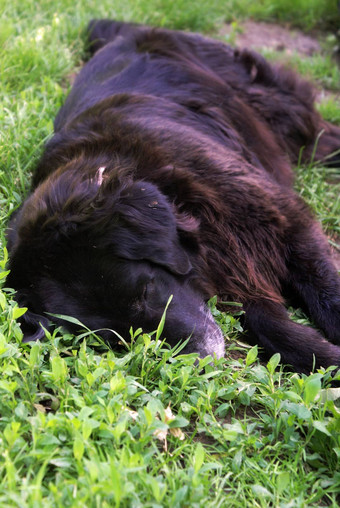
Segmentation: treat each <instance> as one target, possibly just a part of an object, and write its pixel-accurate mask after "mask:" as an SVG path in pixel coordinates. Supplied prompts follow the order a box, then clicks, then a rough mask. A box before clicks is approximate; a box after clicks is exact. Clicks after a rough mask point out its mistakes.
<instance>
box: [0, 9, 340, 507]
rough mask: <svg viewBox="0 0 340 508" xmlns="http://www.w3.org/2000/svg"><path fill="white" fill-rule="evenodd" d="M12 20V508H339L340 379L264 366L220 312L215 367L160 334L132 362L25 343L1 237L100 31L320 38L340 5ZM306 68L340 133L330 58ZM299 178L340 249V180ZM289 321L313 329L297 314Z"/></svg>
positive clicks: (67, 341) (136, 345)
mask: <svg viewBox="0 0 340 508" xmlns="http://www.w3.org/2000/svg"><path fill="white" fill-rule="evenodd" d="M0 8H1V11H2V12H1V16H0V75H1V80H0V96H1V100H0V242H1V244H0V252H1V254H0V259H1V261H0V280H1V287H0V505H1V506H6V507H7V506H8V507H20V508H22V507H40V506H44V507H49V506H51V507H56V506H57V507H68V506H70V507H75V508H77V507H84V506H86V507H105V506H108V507H109V506H110V507H111V506H116V507H118V506H133V507H139V506H143V507H144V506H145V507H161V506H171V507H189V506H190V507H191V506H192V507H195V506H197V507H199V506H203V505H205V506H213V507H218V506H221V507H224V506H228V507H229V506H230V507H247V506H254V507H256V506H259V507H262V506H263V507H267V506H282V507H283V506H285V507H305V506H334V507H336V506H339V502H340V500H339V492H340V468H339V458H340V437H339V436H340V408H339V404H338V400H339V397H340V392H339V389H338V388H334V387H331V386H330V377H331V371H332V369H328V370H327V371H324V370H320V371H317V372H315V373H313V374H311V375H310V376H304V375H297V374H291V373H288V372H283V371H282V369H281V368H280V366H279V358H278V356H274V357H273V358H272V359H271V360H270V362H269V363H268V364H267V365H264V364H263V363H260V362H259V361H258V352H257V349H256V348H249V347H247V346H245V345H243V344H242V343H241V342H240V340H241V335H240V331H241V330H240V325H239V322H238V320H237V317H231V316H229V315H227V314H224V313H221V312H219V311H217V310H216V309H215V310H214V313H215V315H216V319H217V320H218V321H219V323H220V324H221V326H222V328H223V330H224V332H225V335H226V337H228V341H229V344H230V350H229V352H228V355H227V358H226V359H221V360H218V361H215V360H213V359H211V358H207V359H204V360H199V362H198V363H197V361H196V360H197V359H196V357H195V356H194V355H181V351H180V348H177V349H175V350H169V349H168V348H167V347H166V345H165V344H164V343H163V342H162V341H161V338H160V337H161V329H159V330H158V332H157V333H155V334H153V335H152V336H150V335H147V334H143V333H142V331H140V330H136V331H134V332H131V334H132V338H131V343H124V344H122V348H121V350H120V351H112V350H110V349H109V348H108V347H107V346H105V344H103V343H102V342H101V341H100V340H99V339H98V338H97V337H96V336H95V335H93V334H92V333H90V332H89V331H84V333H83V334H81V335H79V336H72V335H70V334H65V333H63V332H62V331H61V330H55V331H54V333H53V334H51V335H48V336H47V337H46V340H45V341H44V342H41V343H35V344H23V343H22V335H21V331H20V327H19V325H18V323H17V319H18V318H19V317H20V315H21V314H22V312H24V311H23V310H22V309H19V308H18V306H17V304H16V303H15V302H14V301H13V299H12V291H11V290H10V289H9V288H6V256H7V254H6V250H5V237H4V231H5V226H6V223H7V220H8V217H9V215H10V213H11V212H12V211H13V209H14V208H16V207H17V206H18V204H19V203H20V201H21V200H22V198H23V196H24V195H25V193H27V190H28V188H29V181H30V173H31V171H32V170H33V169H34V165H35V163H36V161H37V158H38V157H39V154H40V153H41V150H42V147H43V143H44V141H45V140H46V139H47V138H48V136H49V135H50V134H51V132H52V129H53V118H54V116H55V114H56V112H57V110H58V108H59V107H60V105H61V103H62V101H63V100H64V98H65V95H66V93H67V91H68V89H69V86H70V81H71V80H72V76H73V74H74V73H75V72H76V70H77V68H79V66H80V65H81V60H82V56H83V54H84V49H83V48H84V41H83V29H84V27H85V26H86V24H87V22H88V21H89V19H91V18H92V17H101V16H110V17H113V18H119V19H125V20H134V21H140V22H148V23H153V24H157V25H162V26H167V27H171V28H180V29H190V30H200V31H204V32H209V33H210V35H214V34H217V33H218V28H219V27H220V25H221V23H223V22H225V21H228V22H231V21H232V22H233V23H234V27H236V28H237V30H242V20H243V19H245V18H246V17H248V16H253V17H255V18H256V19H261V20H270V21H273V20H279V21H281V22H295V23H298V25H299V26H300V27H302V28H304V29H308V30H310V29H316V28H318V29H320V28H321V27H325V26H328V27H332V26H334V24H335V21H336V19H339V18H337V10H336V2H335V1H334V2H331V1H328V2H320V1H319V0H318V1H316V0H309V1H308V2H306V1H304V0H299V1H297V0H295V1H294V2H287V0H275V1H274V0H271V1H269V0H263V1H262V2H253V1H250V0H238V1H237V2H235V1H234V0H225V1H223V2H222V1H221V0H212V1H209V2H208V1H207V0H202V1H201V2H200V3H199V5H197V3H195V2H184V1H183V0H175V1H172V2H170V1H164V0H148V2H146V1H145V0H135V1H132V0H126V1H125V2H121V1H118V2H109V1H108V0H102V1H101V2H100V3H99V2H95V1H93V0H90V1H87V2H85V1H84V0H72V2H71V1H70V0H59V1H58V2H55V1H54V2H52V1H51V0H42V1H40V2H39V3H37V2H33V0H20V2H19V1H18V0H13V1H12V2H4V0H1V2H0ZM231 42H232V41H231ZM328 54H329V53H328ZM270 57H271V58H273V59H276V58H279V57H280V55H279V54H277V53H274V54H271V55H270ZM306 58H307V57H304V58H301V57H299V56H298V55H293V56H292V59H291V60H293V64H294V65H296V66H297V67H298V68H299V70H300V72H303V73H306V75H308V76H310V77H311V78H312V79H314V80H315V81H316V85H317V86H319V87H322V86H323V87H329V88H331V89H332V94H333V95H332V96H330V97H328V96H327V98H326V100H324V101H323V102H321V103H320V106H319V107H320V111H321V112H322V114H324V116H325V117H326V118H328V119H330V120H332V121H335V122H338V123H340V106H339V103H338V101H337V99H336V94H337V93H339V89H340V84H339V80H338V76H339V71H338V69H337V67H336V66H335V64H334V63H333V62H332V60H331V59H330V57H329V56H328V57H327V58H326V59H325V58H323V57H322V58H321V57H319V56H318V55H314V57H313V62H312V63H310V61H309V60H306ZM325 62H326V63H325ZM296 171H297V183H296V185H297V188H298V189H299V190H300V192H301V193H302V194H303V196H304V197H305V199H306V200H307V201H308V202H309V203H310V205H311V207H312V208H313V209H314V210H315V213H316V214H317V216H318V218H319V220H320V221H321V222H322V223H323V226H324V228H325V229H326V230H327V232H328V233H329V235H330V237H331V238H332V239H331V241H332V243H333V244H334V245H335V246H336V245H337V243H338V240H337V238H338V237H339V234H340V225H339V216H340V200H339V190H340V187H339V184H337V183H336V182H337V180H338V177H339V175H338V174H336V173H335V172H334V170H333V171H329V170H326V169H325V168H321V167H310V168H302V167H299V168H297V170H296ZM293 317H294V319H296V320H298V321H300V322H305V317H304V316H303V314H302V313H301V312H300V311H295V312H294V313H293ZM338 379H340V376H339V375H338Z"/></svg>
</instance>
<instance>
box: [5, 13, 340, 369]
mask: <svg viewBox="0 0 340 508" xmlns="http://www.w3.org/2000/svg"><path fill="white" fill-rule="evenodd" d="M89 34H90V50H91V52H92V53H93V54H95V55H94V57H93V58H92V59H91V60H90V61H89V62H88V63H87V65H85V67H84V68H83V70H82V71H81V73H80V74H79V76H78V78H77V79H76V81H75V84H74V86H73V89H72V91H71V93H70V95H69V97H68V99H67V100H66V103H65V105H64V106H63V107H62V108H61V110H60V112H59V114H58V116H57V119H56V121H55V134H54V136H53V138H52V139H51V141H49V143H48V144H47V146H46V149H45V153H44V155H43V157H42V159H41V161H40V163H39V165H38V168H37V171H36V172H35V175H34V178H33V187H32V193H31V195H30V196H29V197H28V198H27V200H26V201H25V202H24V204H23V205H22V207H21V208H20V209H19V211H18V212H17V214H16V215H15V217H14V218H13V219H12V222H11V224H10V227H9V231H8V244H9V249H10V257H11V261H10V270H11V272H10V275H9V277H8V285H10V286H11V287H14V288H15V289H16V290H17V299H18V301H19V302H20V304H22V305H27V306H28V308H29V311H28V312H27V313H26V314H25V315H24V316H23V320H22V326H23V330H24V334H25V337H26V340H35V339H38V338H42V337H43V335H44V332H43V330H42V328H41V324H42V325H43V326H45V327H46V326H48V321H47V318H46V313H54V314H64V315H71V316H74V317H76V318H78V319H79V320H80V321H81V322H83V323H84V324H85V325H86V326H88V327H89V328H91V329H94V330H99V333H101V334H102V336H103V337H104V338H105V339H107V340H109V341H111V342H114V341H116V340H117V339H116V335H115V334H114V333H113V332H112V331H110V330H115V331H116V332H118V333H119V334H122V335H124V336H127V335H128V330H129V327H130V326H131V325H132V326H134V327H135V328H136V327H137V326H141V327H142V328H143V330H144V331H152V330H155V329H156V327H157V324H158V323H159V320H160V318H161V315H162V313H163V310H164V308H165V306H166V304H167V301H168V299H169V297H170V295H173V299H172V301H171V303H170V305H169V308H168V311H167V319H166V325H165V328H164V336H165V337H166V338H167V340H168V342H169V343H170V344H176V343H177V342H178V341H179V340H181V339H186V338H187V337H189V336H191V338H190V340H189V342H188V345H187V347H186V351H188V352H189V351H196V352H198V353H200V355H201V356H204V355H206V354H209V353H210V354H214V353H216V355H217V356H221V355H223V353H224V341H223V337H222V334H221V332H220V330H219V328H218V327H217V325H216V324H215V323H214V321H213V319H212V317H211V314H210V312H209V311H208V310H207V308H206V305H205V302H206V301H207V299H209V298H210V297H211V296H213V295H215V294H217V295H219V297H220V298H223V299H225V300H228V301H236V302H240V303H242V304H243V308H244V310H245V318H244V327H245V329H246V330H247V334H248V338H249V340H250V342H255V343H258V344H259V345H260V346H262V347H263V348H264V350H265V351H266V353H267V355H271V354H273V353H275V352H279V353H281V356H282V361H283V362H285V363H288V364H291V365H292V366H293V367H294V368H295V369H296V370H300V371H307V372H308V371H309V369H311V368H312V366H313V362H315V365H316V366H319V365H323V366H325V367H326V366H329V365H331V364H336V365H340V347H339V346H340V283H339V277H338V274H337V271H336V269H335V267H334V266H333V264H332V260H331V257H330V254H329V251H328V244H327V240H326V238H325V236H324V235H323V234H322V232H321V230H320V228H319V226H318V224H317V223H316V222H315V220H314V219H313V218H312V216H311V214H310V212H309V210H308V208H307V206H306V205H305V204H304V203H303V202H302V200H301V199H300V198H299V196H298V195H297V194H295V193H294V192H293V191H292V190H291V183H292V179H293V178H292V171H291V165H292V164H294V163H296V162H297V160H298V158H299V154H300V153H301V148H302V147H303V148H304V149H303V157H304V159H305V160H308V159H309V158H310V157H311V156H312V154H313V151H315V144H316V142H317V139H318V144H317V148H316V151H315V156H314V157H315V159H317V160H324V159H325V162H326V163H329V164H334V165H339V162H340V159H339V156H336V155H332V156H331V157H328V158H327V156H328V155H329V154H334V152H335V151H336V150H337V149H339V148H340V129H339V128H337V127H335V126H332V125H330V124H328V123H326V122H325V121H323V120H322V119H321V117H320V116H319V115H318V113H316V111H315V109H314V107H313V96H312V91H311V87H310V86H309V85H308V84H306V83H305V82H303V81H301V80H300V79H298V78H297V77H296V76H295V75H294V74H293V73H291V72H289V71H287V70H283V69H279V68H274V67H272V66H270V65H269V64H268V63H267V62H265V61H264V60H263V58H262V57H260V56H259V55H257V54H255V53H252V52H249V51H242V52H239V51H235V50H233V49H231V48H229V47H227V46H225V45H224V44H222V43H220V42H217V41H213V40H209V39H205V38H203V37H201V36H199V35H194V34H185V33H180V32H171V31H166V30H156V29H151V28H148V27H144V26H140V25H133V24H125V23H118V22H114V21H107V20H102V21H93V22H91V24H90V26H89ZM320 133H321V136H320ZM284 298H288V299H291V298H294V301H295V303H297V304H299V305H301V306H302V307H303V308H304V309H305V310H306V311H307V313H308V314H309V316H310V317H311V318H312V320H313V321H314V323H315V324H316V325H317V326H318V327H319V328H320V329H321V330H322V331H323V332H324V334H325V336H326V337H327V338H328V339H329V340H330V341H332V342H334V344H331V342H328V341H327V340H325V339H324V338H323V337H322V335H321V334H320V333H319V332H318V331H316V330H314V329H312V328H310V327H305V326H301V325H299V324H296V323H294V322H292V321H291V320H290V319H289V316H288V315H287V312H286V310H285V307H284V303H283V302H284ZM55 321H56V322H57V323H61V322H62V321H59V320H58V319H56V320H55ZM66 326H68V327H70V326H71V325H70V324H67V323H66Z"/></svg>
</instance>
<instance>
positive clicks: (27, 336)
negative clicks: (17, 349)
mask: <svg viewBox="0 0 340 508" xmlns="http://www.w3.org/2000/svg"><path fill="white" fill-rule="evenodd" d="M19 323H20V325H21V330H22V333H23V334H24V338H23V342H34V341H36V340H40V339H43V338H44V337H45V331H44V329H43V327H44V328H46V329H47V328H48V319H47V318H45V317H43V316H39V314H35V313H34V312H31V311H29V310H28V311H26V312H25V314H24V315H23V316H22V317H21V318H20V319H19Z"/></svg>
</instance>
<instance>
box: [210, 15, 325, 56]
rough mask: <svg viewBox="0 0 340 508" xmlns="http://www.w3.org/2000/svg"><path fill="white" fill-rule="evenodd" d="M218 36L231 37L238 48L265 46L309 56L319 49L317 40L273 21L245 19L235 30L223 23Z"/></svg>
mask: <svg viewBox="0 0 340 508" xmlns="http://www.w3.org/2000/svg"><path fill="white" fill-rule="evenodd" d="M220 36H222V37H225V36H229V37H231V36H232V37H233V39H234V40H235V43H236V45H237V46H238V47H240V48H245V47H247V48H253V49H255V50H256V49H261V48H267V49H272V50H274V51H283V52H285V53H288V54H290V53H293V52H298V53H300V54H302V55H306V56H310V55H313V54H314V53H317V52H319V51H320V49H321V47H320V44H319V42H318V40H317V39H316V38H315V37H313V36H310V35H306V34H304V33H303V32H301V31H299V30H291V29H289V28H286V27H284V26H281V25H276V24H274V23H263V22H255V21H246V22H245V23H241V24H240V25H239V27H237V29H236V30H235V28H234V27H233V26H232V25H225V26H224V27H223V28H222V30H221V31H220Z"/></svg>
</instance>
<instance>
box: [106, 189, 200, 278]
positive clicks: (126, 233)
mask: <svg viewBox="0 0 340 508" xmlns="http://www.w3.org/2000/svg"><path fill="white" fill-rule="evenodd" d="M115 213H117V214H118V217H119V219H118V221H112V220H111V221H110V224H106V228H105V229H106V231H105V235H107V234H108V237H106V238H105V239H104V242H109V244H110V246H111V248H112V249H113V251H114V253H115V255H116V256H119V257H122V258H125V259H130V260H136V261H137V260H146V261H151V262H152V263H155V264H157V265H161V266H164V267H165V268H167V269H168V270H169V271H171V272H172V273H174V274H175V275H186V274H188V273H189V272H190V271H191V269H192V266H191V263H190V260H189V257H188V254H187V252H186V251H185V249H184V247H183V246H182V245H181V243H180V240H179V237H178V232H177V221H176V217H175V215H174V212H173V209H172V207H171V206H170V204H169V203H168V201H167V199H166V197H165V196H164V195H163V194H162V193H161V192H160V191H159V190H158V188H157V187H156V186H155V185H153V184H150V183H149V182H136V183H134V184H132V185H131V186H129V187H128V189H126V190H125V191H124V192H123V193H122V194H121V195H120V198H119V202H118V203H116V206H115Z"/></svg>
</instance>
